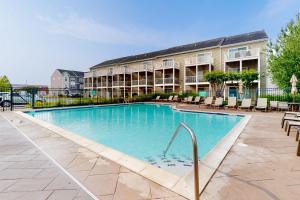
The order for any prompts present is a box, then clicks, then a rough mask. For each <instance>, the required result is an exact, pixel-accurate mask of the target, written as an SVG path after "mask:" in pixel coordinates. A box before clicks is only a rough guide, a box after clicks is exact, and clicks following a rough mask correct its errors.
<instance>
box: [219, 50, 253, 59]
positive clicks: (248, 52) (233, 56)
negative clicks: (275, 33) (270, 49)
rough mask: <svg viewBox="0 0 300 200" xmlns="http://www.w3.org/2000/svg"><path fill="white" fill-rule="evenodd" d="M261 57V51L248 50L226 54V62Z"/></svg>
mask: <svg viewBox="0 0 300 200" xmlns="http://www.w3.org/2000/svg"><path fill="white" fill-rule="evenodd" d="M258 56H259V49H258V48H255V49H248V50H241V51H235V52H229V53H225V56H224V57H225V60H227V61H228V60H236V59H243V58H251V57H258Z"/></svg>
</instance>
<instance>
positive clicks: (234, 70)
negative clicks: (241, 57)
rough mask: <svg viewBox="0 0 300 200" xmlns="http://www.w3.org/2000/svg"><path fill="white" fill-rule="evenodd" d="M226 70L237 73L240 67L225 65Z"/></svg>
mask: <svg viewBox="0 0 300 200" xmlns="http://www.w3.org/2000/svg"><path fill="white" fill-rule="evenodd" d="M227 72H235V73H238V72H240V68H239V67H227Z"/></svg>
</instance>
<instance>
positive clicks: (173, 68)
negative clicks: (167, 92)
mask: <svg viewBox="0 0 300 200" xmlns="http://www.w3.org/2000/svg"><path fill="white" fill-rule="evenodd" d="M173 92H175V68H174V67H173Z"/></svg>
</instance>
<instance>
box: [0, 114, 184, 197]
mask: <svg viewBox="0 0 300 200" xmlns="http://www.w3.org/2000/svg"><path fill="white" fill-rule="evenodd" d="M1 114H2V115H3V116H5V117H6V118H7V119H9V120H10V121H11V122H12V123H14V125H16V126H17V127H18V129H19V130H21V131H22V132H23V133H24V134H26V135H27V136H28V137H29V138H30V139H32V140H33V141H34V142H35V143H36V144H37V145H38V146H40V147H41V148H42V149H43V150H44V151H45V152H47V154H48V155H50V156H51V157H52V158H54V159H55V160H56V161H57V162H58V163H59V164H60V165H61V166H62V167H64V168H65V169H66V170H67V171H68V172H69V173H70V174H72V175H73V176H74V177H75V178H76V179H77V180H79V181H80V182H81V183H83V185H84V186H85V187H87V189H88V190H89V191H91V192H92V193H93V194H94V195H96V196H97V197H98V198H99V199H100V200H112V199H114V200H123V199H124V200H144V199H145V200H146V199H147V200H148V199H149V200H150V199H158V200H162V199H163V200H184V199H185V198H183V197H181V196H179V195H178V194H176V193H174V192H172V191H170V190H168V189H166V188H164V187H162V186H160V185H158V184H156V183H154V182H152V181H150V180H148V179H146V178H144V177H142V176H140V175H138V174H136V173H133V172H131V171H129V170H128V169H127V168H125V167H122V166H120V165H118V164H116V163H114V162H112V161H110V160H107V159H105V158H103V157H101V156H99V155H98V154H96V153H94V152H92V151H90V150H88V149H86V148H84V147H81V146H80V145H78V144H76V143H74V142H72V141H70V140H68V139H66V138H64V137H62V136H60V135H58V134H56V133H54V132H52V131H50V130H48V129H46V128H43V127H41V126H39V125H37V124H35V123H33V122H31V121H29V120H27V119H24V118H23V117H21V116H19V115H17V114H15V113H13V112H4V113H1ZM1 114H0V116H1ZM0 120H1V121H2V123H4V124H5V121H4V120H3V118H2V119H0ZM6 124H7V123H6ZM5 132H7V134H9V132H10V131H9V130H7V131H5ZM20 137H21V135H20ZM16 140H18V138H16ZM0 145H1V142H0ZM3 148H4V149H5V145H3ZM9 168H10V167H9ZM0 173H1V171H0ZM0 175H1V174H0ZM34 178H35V177H34ZM0 179H1V176H0ZM33 181H34V180H33ZM61 182H62V181H60V179H58V180H54V181H53V183H52V184H51V185H50V186H48V188H50V189H55V187H56V186H57V185H60V184H62V183H61ZM0 199H1V198H0ZM56 199H62V200H65V198H56ZM82 199H88V198H82Z"/></svg>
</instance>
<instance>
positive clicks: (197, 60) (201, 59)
mask: <svg viewBox="0 0 300 200" xmlns="http://www.w3.org/2000/svg"><path fill="white" fill-rule="evenodd" d="M213 60H214V59H213V57H212V56H211V55H209V56H194V57H190V58H186V59H184V64H185V65H186V66H189V65H200V64H213Z"/></svg>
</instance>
